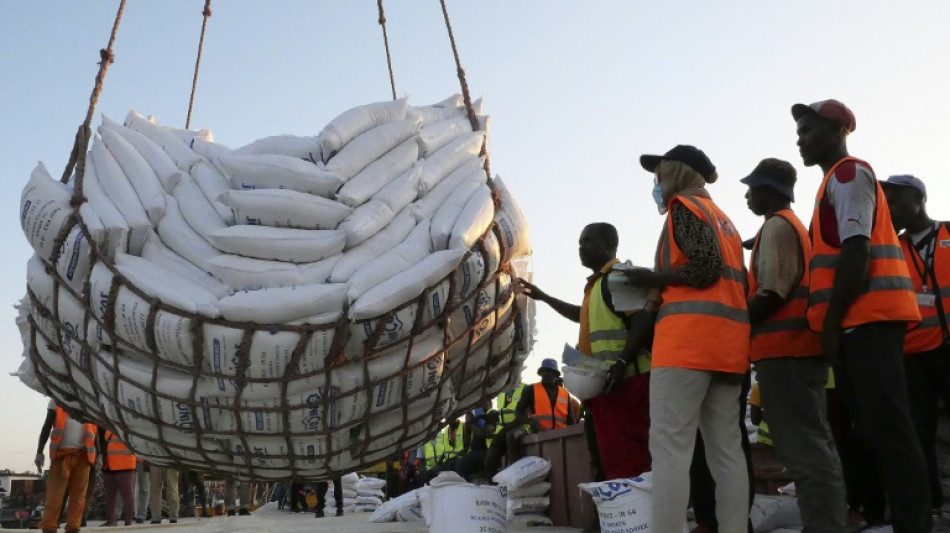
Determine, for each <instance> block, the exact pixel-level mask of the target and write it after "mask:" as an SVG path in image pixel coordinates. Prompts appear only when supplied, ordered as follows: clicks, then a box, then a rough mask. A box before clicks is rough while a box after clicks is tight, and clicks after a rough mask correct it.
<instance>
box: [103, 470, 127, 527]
mask: <svg viewBox="0 0 950 533" xmlns="http://www.w3.org/2000/svg"><path fill="white" fill-rule="evenodd" d="M102 484H103V487H105V492H106V521H107V522H109V523H113V524H114V523H115V504H116V496H117V495H118V496H121V497H122V520H123V521H124V522H125V525H127V526H128V525H130V524H132V517H133V516H134V515H135V491H134V488H135V470H117V471H112V470H103V471H102Z"/></svg>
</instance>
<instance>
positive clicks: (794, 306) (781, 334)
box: [749, 209, 821, 361]
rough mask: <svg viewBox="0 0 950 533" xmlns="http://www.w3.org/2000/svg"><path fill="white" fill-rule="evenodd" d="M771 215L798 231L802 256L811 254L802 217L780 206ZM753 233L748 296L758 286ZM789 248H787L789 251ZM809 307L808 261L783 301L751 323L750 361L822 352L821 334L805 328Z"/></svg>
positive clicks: (757, 237) (753, 294)
mask: <svg viewBox="0 0 950 533" xmlns="http://www.w3.org/2000/svg"><path fill="white" fill-rule="evenodd" d="M774 216H777V217H781V218H783V219H785V220H787V221H788V223H789V224H791V226H792V228H794V229H795V234H796V235H798V242H799V244H800V245H801V250H802V253H803V258H808V257H811V238H810V237H809V236H808V230H806V229H805V225H804V224H802V222H801V220H799V219H798V217H797V216H795V213H794V212H792V210H791V209H783V210H781V211H779V212H777V213H775V215H774ZM761 234H762V232H761V230H760V231H759V235H756V236H755V245H753V247H752V259H751V261H750V267H749V268H750V270H749V299H750V300H751V299H752V298H753V297H754V296H755V294H756V293H757V292H758V290H759V283H758V280H757V279H756V273H755V260H756V256H757V255H758V251H759V237H760V235H761ZM788 252H790V250H789V251H788ZM807 308H808V264H807V261H806V262H805V264H804V269H803V272H802V278H801V280H800V281H799V282H798V285H797V286H796V287H795V288H794V289H792V291H791V292H790V293H789V295H788V297H787V298H786V299H785V303H784V304H782V306H781V307H780V308H779V309H778V310H777V311H776V312H775V313H774V314H773V315H772V316H770V317H768V318H767V319H765V320H763V321H762V322H759V323H758V324H754V325H753V326H752V344H751V346H750V349H749V356H750V358H751V359H752V360H753V361H758V360H760V359H769V358H774V357H806V356H813V355H821V337H820V336H819V335H818V334H817V333H815V332H813V331H811V329H809V328H808V319H806V318H805V310H806V309H807Z"/></svg>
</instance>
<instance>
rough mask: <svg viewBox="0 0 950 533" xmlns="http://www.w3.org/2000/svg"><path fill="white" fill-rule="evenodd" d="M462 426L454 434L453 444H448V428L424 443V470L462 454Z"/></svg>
mask: <svg viewBox="0 0 950 533" xmlns="http://www.w3.org/2000/svg"><path fill="white" fill-rule="evenodd" d="M462 450H463V448H462V426H459V428H458V430H456V432H455V444H454V445H453V444H452V443H450V442H449V430H448V428H446V429H444V430H442V431H441V432H440V433H439V434H438V435H436V437H435V438H434V439H432V440H430V441H429V442H426V445H425V452H426V468H433V467H435V466H436V465H438V464H439V463H442V462H445V461H448V460H450V459H455V458H457V457H458V456H459V455H461V453H462Z"/></svg>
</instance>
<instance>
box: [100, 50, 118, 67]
mask: <svg viewBox="0 0 950 533" xmlns="http://www.w3.org/2000/svg"><path fill="white" fill-rule="evenodd" d="M99 60H100V62H99V64H100V65H101V64H103V63H109V64H110V65H111V64H112V63H115V54H113V53H112V50H108V49H105V48H103V49H101V50H99Z"/></svg>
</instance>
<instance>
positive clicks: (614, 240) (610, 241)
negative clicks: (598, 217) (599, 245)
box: [587, 222, 620, 250]
mask: <svg viewBox="0 0 950 533" xmlns="http://www.w3.org/2000/svg"><path fill="white" fill-rule="evenodd" d="M587 227H588V228H589V229H591V230H593V231H594V233H596V234H597V235H599V236H600V237H601V238H602V239H604V243H606V244H607V247H608V248H610V249H612V250H616V249H617V246H619V245H620V237H619V236H618V235H617V228H615V227H614V225H613V224H610V223H608V222H594V223H591V224H588V225H587Z"/></svg>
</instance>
